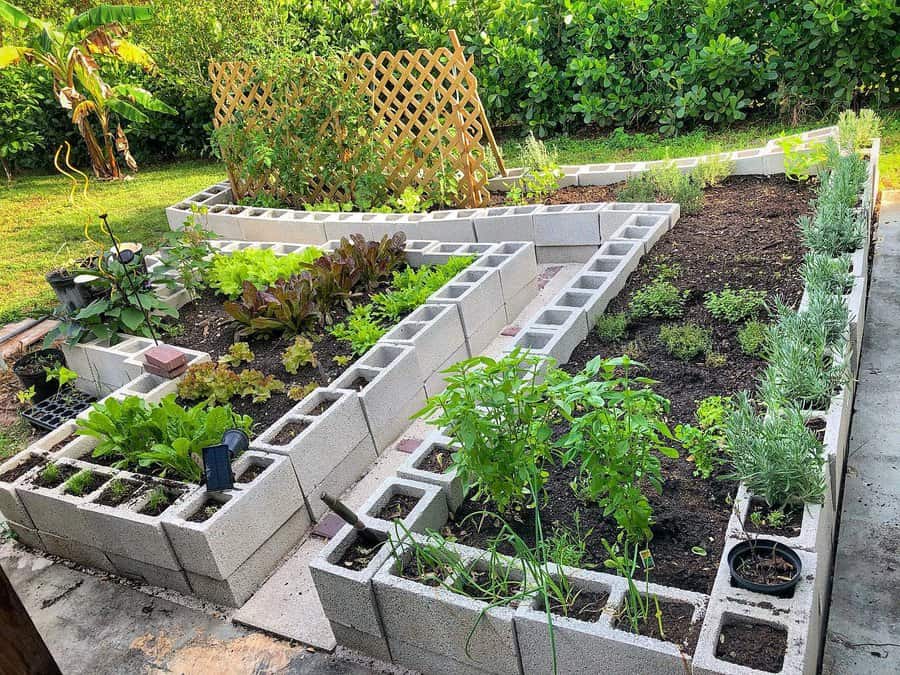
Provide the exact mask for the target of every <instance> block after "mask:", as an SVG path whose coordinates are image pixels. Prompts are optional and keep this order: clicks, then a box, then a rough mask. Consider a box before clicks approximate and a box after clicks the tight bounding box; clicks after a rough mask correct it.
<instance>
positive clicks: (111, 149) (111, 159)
mask: <svg viewBox="0 0 900 675" xmlns="http://www.w3.org/2000/svg"><path fill="white" fill-rule="evenodd" d="M97 116H98V117H99V118H100V131H101V133H102V134H103V151H104V153H105V154H106V162H107V166H108V167H109V170H110V174H111V176H110V177H111V178H121V177H122V174H121V173H120V172H119V164H118V162H116V143H115V139H114V138H113V136H112V134H111V133H110V132H109V119H108V118H107V117H106V114H105V113H103V112H98V113H97Z"/></svg>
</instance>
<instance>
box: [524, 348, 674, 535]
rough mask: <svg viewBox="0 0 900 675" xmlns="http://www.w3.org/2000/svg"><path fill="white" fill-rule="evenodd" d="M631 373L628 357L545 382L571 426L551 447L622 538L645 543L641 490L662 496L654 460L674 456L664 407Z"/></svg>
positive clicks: (556, 374)
mask: <svg viewBox="0 0 900 675" xmlns="http://www.w3.org/2000/svg"><path fill="white" fill-rule="evenodd" d="M633 368H643V366H642V365H641V364H640V363H637V362H635V361H631V360H630V359H629V358H628V357H627V356H623V357H620V358H616V359H605V360H604V359H601V358H600V357H597V358H594V359H592V360H591V361H590V362H588V364H587V365H586V366H585V367H584V369H583V370H582V371H581V372H580V373H577V374H576V375H573V376H569V375H567V374H565V373H563V372H562V371H553V372H552V373H549V374H548V379H549V380H550V381H551V387H550V393H551V395H552V397H553V398H554V400H555V403H556V407H557V409H558V410H559V412H560V414H561V415H563V417H564V418H565V419H566V420H567V421H568V422H569V424H570V430H569V432H568V433H567V434H566V435H565V436H563V437H562V438H561V439H560V440H559V443H558V445H559V447H560V449H561V450H563V461H564V462H565V463H570V462H576V463H577V464H578V468H579V474H580V476H581V477H582V478H583V479H584V480H583V485H584V491H585V494H586V495H587V496H589V498H591V499H594V500H596V501H597V502H598V503H599V504H600V506H601V507H603V509H604V512H605V513H606V514H608V515H612V517H613V518H615V520H616V523H617V525H618V526H619V527H620V528H621V529H622V530H623V531H624V532H625V533H626V534H627V536H628V539H629V540H631V541H643V540H646V539H649V538H650V537H651V536H652V533H651V531H650V524H651V523H652V518H653V510H652V507H651V505H650V502H649V500H648V499H647V497H646V495H645V494H644V493H643V490H642V486H643V485H644V484H645V483H646V484H649V485H650V486H652V487H653V488H654V489H655V490H657V491H661V490H662V473H661V469H660V463H659V457H658V456H657V455H664V456H666V457H673V458H674V457H678V452H677V451H676V450H674V449H673V448H671V447H669V446H668V445H667V444H666V441H667V440H668V439H672V438H673V435H672V432H671V430H670V429H669V428H668V426H667V425H666V423H665V421H664V415H665V413H666V412H668V407H669V402H668V401H667V400H666V399H665V398H663V397H662V396H660V395H659V394H656V393H654V392H653V390H652V389H651V388H650V387H649V386H648V385H652V384H653V382H652V380H648V379H647V378H643V377H635V378H633V377H632V376H631V370H632V369H633ZM598 380H599V385H600V386H598ZM633 383H634V384H636V385H638V386H633ZM577 408H580V410H576V409H577ZM524 409H525V411H527V409H528V406H527V405H526V406H525V407H524ZM526 414H527V413H526ZM546 433H548V434H549V430H548V431H547V432H546ZM508 466H515V465H514V464H509V465H508Z"/></svg>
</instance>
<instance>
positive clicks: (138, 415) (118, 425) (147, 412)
mask: <svg viewBox="0 0 900 675" xmlns="http://www.w3.org/2000/svg"><path fill="white" fill-rule="evenodd" d="M77 423H78V426H77V428H76V433H78V434H80V435H82V436H91V437H93V438H95V439H97V441H98V444H97V446H96V447H95V448H94V451H93V456H94V457H97V458H107V459H109V460H114V463H113V466H115V467H116V468H124V469H132V470H133V469H137V468H152V469H154V470H155V471H157V472H158V475H159V476H160V477H165V476H166V475H167V474H169V473H174V474H175V475H176V476H177V477H178V478H181V479H182V480H187V481H192V482H195V483H198V482H199V481H200V477H201V471H202V466H203V459H202V454H201V453H202V449H203V448H204V447H206V446H209V445H214V444H218V443H221V441H222V434H223V433H224V432H225V431H226V430H228V429H232V428H238V429H242V430H243V431H245V432H248V433H249V431H250V426H251V424H252V420H251V419H250V418H249V417H247V416H245V415H236V414H235V413H233V412H232V410H231V407H230V406H227V405H226V406H207V405H206V404H205V403H202V404H199V405H196V406H193V407H191V408H187V409H186V408H183V407H181V406H180V405H178V404H177V403H176V402H175V395H174V394H171V395H169V396H166V397H165V398H163V399H162V400H161V401H159V402H158V403H149V402H147V401H146V400H144V399H143V398H141V397H139V396H128V397H126V398H124V399H122V400H121V401H119V400H118V399H115V398H109V399H106V400H104V401H102V402H100V403H95V404H94V405H93V406H92V408H91V410H90V411H89V412H88V414H87V416H86V417H84V418H79V419H78V420H77Z"/></svg>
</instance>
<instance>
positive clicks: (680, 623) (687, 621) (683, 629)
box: [615, 600, 700, 654]
mask: <svg viewBox="0 0 900 675" xmlns="http://www.w3.org/2000/svg"><path fill="white" fill-rule="evenodd" d="M659 611H660V614H661V617H660V620H657V618H656V605H655V604H653V603H652V602H651V603H650V615H649V616H648V617H647V619H646V621H642V622H640V623H639V624H638V629H637V633H638V635H645V636H647V637H651V638H655V639H657V640H663V641H665V642H671V643H672V644H676V645H678V646H679V647H680V648H681V649H682V650H683V651H684V652H685V653H687V654H693V653H694V648H695V647H696V646H697V640H698V638H699V637H700V622H699V621H698V622H696V623H692V622H691V619H692V617H693V616H694V607H693V605H689V604H687V603H685V602H678V601H676V600H659ZM660 621H661V622H662V629H663V632H662V633H660V631H659V624H660ZM615 625H616V628H618V629H620V630H625V631H629V632H631V628H632V627H631V623H630V622H629V621H628V618H627V617H624V616H620V617H619V618H618V620H617V621H616V624H615Z"/></svg>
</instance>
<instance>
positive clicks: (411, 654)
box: [388, 639, 494, 675]
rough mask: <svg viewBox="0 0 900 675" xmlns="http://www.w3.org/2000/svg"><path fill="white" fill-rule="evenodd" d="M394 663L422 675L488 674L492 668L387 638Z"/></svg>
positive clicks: (491, 671)
mask: <svg viewBox="0 0 900 675" xmlns="http://www.w3.org/2000/svg"><path fill="white" fill-rule="evenodd" d="M388 646H389V648H390V650H391V656H392V657H393V659H394V663H398V664H401V665H403V666H405V667H406V668H409V669H410V670H412V671H414V672H417V673H422V674H423V675H449V674H450V673H452V674H453V675H490V674H491V673H493V672H494V671H493V670H484V669H482V668H478V667H476V666H475V665H474V664H473V662H472V661H467V662H463V661H458V660H456V659H452V658H450V657H448V656H444V655H443V654H436V653H434V652H431V651H428V650H427V649H423V648H422V647H421V646H419V645H413V644H410V643H408V642H404V641H403V640H396V639H391V640H388Z"/></svg>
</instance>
